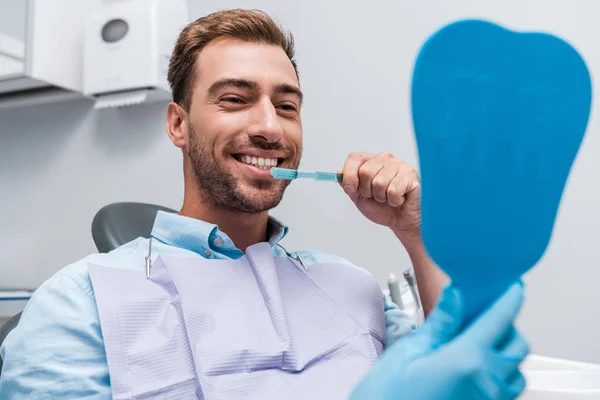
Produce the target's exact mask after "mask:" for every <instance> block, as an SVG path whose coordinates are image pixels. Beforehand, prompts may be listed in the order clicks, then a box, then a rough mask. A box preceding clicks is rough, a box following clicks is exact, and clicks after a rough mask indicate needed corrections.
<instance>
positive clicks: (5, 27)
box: [0, 0, 28, 60]
mask: <svg viewBox="0 0 600 400" xmlns="http://www.w3.org/2000/svg"><path fill="white" fill-rule="evenodd" d="M27 3H28V0H0V10H2V12H0V54H3V55H6V56H9V57H13V58H16V59H19V60H22V59H23V58H24V56H25V36H26V32H27V29H26V28H27Z"/></svg>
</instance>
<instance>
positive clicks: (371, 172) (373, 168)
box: [358, 153, 396, 202]
mask: <svg viewBox="0 0 600 400" xmlns="http://www.w3.org/2000/svg"><path fill="white" fill-rule="evenodd" d="M395 161H396V159H395V158H394V156H393V155H392V154H390V153H381V154H378V155H376V156H374V157H371V158H369V159H368V160H366V161H365V162H364V163H363V164H362V165H361V166H360V168H359V169H358V179H359V184H358V190H359V191H360V195H361V196H363V197H366V198H372V197H374V195H373V180H374V179H376V178H377V181H376V184H377V190H379V191H380V192H381V191H383V193H380V198H381V197H384V198H385V191H386V188H387V186H388V185H389V183H390V182H391V180H392V179H393V176H392V177H391V178H390V175H391V171H387V172H386V173H385V175H383V176H381V177H377V176H378V175H379V174H380V173H382V172H383V170H384V169H385V167H386V166H388V165H390V164H394V163H395ZM394 175H395V174H394ZM386 180H387V182H386ZM382 202H385V199H384V200H383V201H382Z"/></svg>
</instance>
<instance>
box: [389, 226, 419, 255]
mask: <svg viewBox="0 0 600 400" xmlns="http://www.w3.org/2000/svg"><path fill="white" fill-rule="evenodd" d="M392 232H394V235H396V237H397V238H398V240H400V242H401V243H402V245H403V246H404V248H405V249H406V251H407V252H408V255H409V256H410V257H411V258H413V257H415V256H422V255H423V254H427V252H426V251H425V245H424V244H423V237H422V236H421V230H420V229H419V230H414V231H412V230H411V231H394V230H392Z"/></svg>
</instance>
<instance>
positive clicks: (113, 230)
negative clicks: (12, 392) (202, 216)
mask: <svg viewBox="0 0 600 400" xmlns="http://www.w3.org/2000/svg"><path fill="white" fill-rule="evenodd" d="M159 211H165V212H172V213H176V212H177V211H175V210H172V209H170V208H167V207H163V206H158V205H155V204H147V203H135V202H121V203H113V204H109V205H107V206H104V207H102V208H101V209H100V210H99V211H98V212H97V213H96V215H95V216H94V219H93V220H92V238H93V239H94V244H95V245H96V248H97V249H98V252H100V253H108V252H109V251H111V250H114V249H116V248H117V247H119V246H121V245H123V244H125V243H128V242H130V241H132V240H134V239H137V238H138V237H150V233H151V232H152V226H153V225H154V218H155V217H156V214H157V213H158V212H159ZM21 314H22V313H21V312H20V313H18V314H16V315H13V316H12V317H11V318H10V319H9V320H8V321H6V322H5V323H4V325H2V327H0V346H1V345H2V343H3V342H4V339H6V337H7V336H8V334H9V333H10V332H11V331H12V330H13V329H14V328H15V327H16V326H17V325H18V324H19V320H20V318H21ZM0 373H2V359H1V358H0Z"/></svg>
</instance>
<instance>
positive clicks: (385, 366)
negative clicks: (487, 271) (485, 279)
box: [350, 283, 529, 400]
mask: <svg viewBox="0 0 600 400" xmlns="http://www.w3.org/2000/svg"><path fill="white" fill-rule="evenodd" d="M523 294H524V289H523V285H522V284H521V283H516V284H514V285H513V286H511V287H510V288H509V289H508V291H507V292H505V293H504V294H503V296H502V297H501V298H499V299H498V300H497V301H496V302H495V303H494V304H492V305H491V306H490V307H489V308H488V309H487V310H486V311H484V312H483V313H482V314H480V315H479V316H478V317H477V318H475V319H474V320H473V322H472V323H471V324H470V325H469V326H467V327H466V328H465V329H462V327H463V321H464V316H463V314H464V302H463V301H462V296H461V294H460V292H459V290H458V289H456V288H455V287H452V286H448V287H446V288H444V290H443V291H442V294H441V298H440V300H439V301H438V304H437V305H436V307H435V308H434V309H433V310H432V312H431V313H430V314H429V317H428V318H427V320H426V322H425V324H423V326H422V327H421V328H419V329H418V330H417V331H415V332H414V333H413V334H412V335H411V336H408V337H406V338H403V339H401V340H399V341H398V342H396V343H395V344H394V345H392V346H391V347H389V348H388V349H387V350H386V351H385V352H384V353H383V354H382V356H381V358H380V359H379V361H378V362H377V364H376V365H375V366H374V367H373V369H372V370H371V371H370V372H369V373H368V374H367V376H366V377H365V378H364V379H363V381H361V383H360V384H359V385H358V386H357V388H356V389H355V390H354V392H353V393H352V395H351V396H350V399H351V400H367V399H368V400H379V399H385V400H388V399H389V400H391V399H394V400H459V399H460V400H471V399H514V398H516V397H518V396H519V395H520V394H521V393H522V391H523V390H524V388H525V378H524V377H523V375H522V374H521V372H520V371H519V365H520V364H521V362H522V361H523V359H524V358H525V357H526V356H527V354H528V353H529V346H528V344H527V342H526V341H525V340H524V338H523V337H522V336H521V335H520V334H519V333H518V332H517V331H516V330H515V328H514V325H513V322H514V319H515V317H516V316H517V314H518V312H519V310H520V308H521V305H522V303H523Z"/></svg>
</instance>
